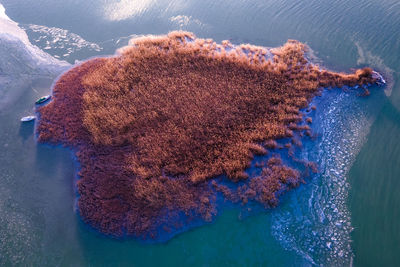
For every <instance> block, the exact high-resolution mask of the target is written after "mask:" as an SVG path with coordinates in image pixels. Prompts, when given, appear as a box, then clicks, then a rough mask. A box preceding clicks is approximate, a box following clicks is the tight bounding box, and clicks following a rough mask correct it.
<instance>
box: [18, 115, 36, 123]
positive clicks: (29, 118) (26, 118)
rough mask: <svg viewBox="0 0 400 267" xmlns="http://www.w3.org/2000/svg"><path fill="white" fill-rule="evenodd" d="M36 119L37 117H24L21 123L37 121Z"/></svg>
mask: <svg viewBox="0 0 400 267" xmlns="http://www.w3.org/2000/svg"><path fill="white" fill-rule="evenodd" d="M35 119H36V117H35V116H26V117H22V118H21V121H22V122H29V121H33V120H35Z"/></svg>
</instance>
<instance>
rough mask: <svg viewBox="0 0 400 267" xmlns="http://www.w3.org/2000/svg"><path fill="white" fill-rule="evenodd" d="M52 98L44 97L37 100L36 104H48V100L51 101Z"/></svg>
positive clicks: (49, 96)
mask: <svg viewBox="0 0 400 267" xmlns="http://www.w3.org/2000/svg"><path fill="white" fill-rule="evenodd" d="M50 98H51V95H45V96H42V97H41V98H39V99H38V100H36V102H35V104H36V105H39V104H42V103H44V102H46V101H47V100H49V99H50Z"/></svg>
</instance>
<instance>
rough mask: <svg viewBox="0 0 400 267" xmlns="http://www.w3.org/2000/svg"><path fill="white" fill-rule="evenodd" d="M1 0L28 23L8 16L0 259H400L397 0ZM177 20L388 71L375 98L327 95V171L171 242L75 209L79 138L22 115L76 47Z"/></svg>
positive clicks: (322, 136)
mask: <svg viewBox="0 0 400 267" xmlns="http://www.w3.org/2000/svg"><path fill="white" fill-rule="evenodd" d="M0 3H1V4H2V5H3V6H4V8H5V13H6V14H7V16H8V17H9V18H10V19H11V20H13V21H15V22H18V23H19V25H18V26H17V25H14V24H12V23H11V22H10V21H9V20H6V19H5V17H4V16H3V17H2V16H0V56H1V58H2V59H1V61H0V104H1V107H0V122H1V126H0V147H1V148H2V149H1V150H0V265H23V266H25V265H35V266H54V265H61V266H87V265H90V266H113V265H117V266H126V265H135V266H156V265H158V266H160V265H161V266H176V265H189V264H190V265H194V266H224V265H227V266H231V265H247V266H254V265H257V266H259V265H262V266H309V265H319V266H338V265H339V266H349V265H352V264H353V265H355V266H378V265H379V266H398V265H400V253H399V252H400V229H399V228H400V223H399V222H400V211H399V208H398V207H399V206H400V194H398V193H397V192H398V191H399V190H400V182H399V181H400V180H399V178H400V164H399V163H400V143H399V142H398V141H397V137H399V136H400V115H399V114H400V113H399V108H400V88H399V86H398V83H396V82H397V81H398V79H399V74H398V73H399V70H400V64H399V62H400V54H399V51H400V3H399V2H398V1H389V0H384V1H377V0H362V1H343V0H336V1H316V0H313V1H308V2H304V1H296V0H285V1H275V0H274V1H224V2H222V1H221V2H218V1H208V0H207V1H181V0H175V1H152V0H142V1H125V0H122V1H117V0H90V1H75V0H66V1H56V0H53V1H51V0H36V1H33V0H0ZM0 11H1V10H0ZM0 13H1V12H0ZM10 23H11V24H12V25H11V24H10ZM176 29H183V30H189V31H193V32H194V33H195V34H196V35H197V36H199V37H207V38H208V37H211V38H214V39H215V40H217V41H221V40H224V39H230V40H231V42H232V43H247V42H248V43H252V44H256V45H262V46H278V45H281V44H283V43H284V42H285V41H286V40H287V39H297V40H300V41H302V42H306V43H307V44H309V45H310V47H311V48H312V49H313V52H314V54H315V55H316V56H317V57H318V58H319V59H320V60H321V62H323V65H324V66H327V67H329V68H331V69H334V70H348V69H350V68H352V67H360V66H364V65H369V66H372V67H374V68H376V69H378V70H379V71H380V72H382V73H383V74H384V75H385V78H387V80H388V85H387V86H386V87H385V89H384V91H383V90H382V89H379V88H373V89H372V90H371V92H372V94H371V96H370V97H368V98H360V97H357V96H356V95H354V94H352V93H347V92H340V91H332V92H327V93H325V94H324V95H323V96H322V97H321V98H316V99H315V104H316V105H317V106H318V108H317V111H316V113H315V114H313V121H314V123H313V131H314V132H315V133H318V134H319V135H318V138H317V139H316V140H314V141H313V142H306V143H305V144H304V149H303V151H302V156H303V157H304V158H309V159H312V160H315V161H317V162H318V164H319V166H320V170H321V172H320V173H319V174H318V175H316V176H315V177H312V178H311V179H309V180H307V184H306V185H302V186H301V187H300V188H299V189H297V190H295V191H293V192H291V193H289V194H287V195H286V196H284V197H283V198H282V199H281V205H280V206H279V207H278V208H276V209H274V210H270V211H265V212H263V213H261V214H258V215H254V216H250V217H247V218H244V216H242V214H241V212H240V211H239V210H236V209H230V210H228V211H225V212H223V213H222V214H220V216H218V217H217V218H216V220H215V222H214V223H213V224H210V225H205V226H203V227H200V228H196V229H192V230H190V231H188V232H186V233H183V234H180V235H178V236H177V237H175V238H173V239H172V240H170V241H169V242H167V243H165V244H153V245H149V244H142V243H140V242H137V241H135V240H129V241H118V240H113V239H109V238H105V237H102V236H100V235H98V234H97V233H95V232H93V231H91V230H90V229H89V228H87V227H86V226H85V225H84V224H83V223H82V222H81V221H80V220H79V218H78V216H77V214H76V211H75V208H74V205H75V203H74V201H75V194H76V192H75V188H74V184H73V181H74V172H75V170H76V168H77V166H75V164H74V162H73V161H72V157H71V154H70V152H69V151H67V150H65V149H62V148H51V147H48V146H45V145H37V144H36V143H35V142H34V138H33V127H34V126H33V124H31V125H21V124H20V122H19V118H20V117H21V116H24V115H28V114H30V113H31V112H32V108H33V107H32V103H33V101H34V100H35V99H36V98H37V97H39V96H41V95H44V94H47V93H49V92H50V86H51V84H52V82H53V80H54V79H55V78H56V77H57V76H58V75H59V74H60V73H62V72H63V71H64V70H65V69H67V68H69V67H71V65H69V64H74V63H75V61H76V60H84V59H86V58H89V57H93V56H96V55H108V54H112V53H113V52H114V51H115V49H116V48H118V47H121V46H123V45H125V44H127V42H128V40H129V38H131V37H134V36H139V35H142V34H163V33H166V32H168V31H171V30H176ZM5 33H7V34H5ZM25 33H26V34H27V37H28V38H29V41H28V40H27V39H28V38H26V36H25V35H24V34H25ZM25 38H26V40H25ZM21 40H22V41H21ZM29 42H30V43H31V44H32V45H33V46H37V47H39V48H40V49H41V50H42V51H44V52H46V53H48V54H50V55H51V57H50V56H48V55H46V54H44V53H43V52H40V51H39V50H38V49H35V48H32V47H33V46H32V45H30V44H29ZM57 59H60V60H65V61H67V62H68V63H67V62H60V61H57Z"/></svg>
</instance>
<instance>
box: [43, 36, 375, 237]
mask: <svg viewBox="0 0 400 267" xmlns="http://www.w3.org/2000/svg"><path fill="white" fill-rule="evenodd" d="M306 50H307V47H306V46H305V45H304V44H302V43H300V42H298V41H294V40H290V41H288V42H287V43H286V44H285V45H283V46H282V47H279V48H275V49H266V48H262V47H255V46H252V45H240V46H233V45H232V44H230V42H229V41H223V42H222V44H216V43H215V42H213V41H212V40H210V39H206V40H205V39H199V38H195V37H194V35H193V34H191V33H187V32H173V33H170V34H168V35H167V36H160V37H146V38H138V39H133V40H132V41H131V45H130V46H128V47H125V48H123V49H121V50H120V51H119V53H118V54H117V55H116V56H114V57H110V58H97V59H92V60H89V61H87V62H85V63H83V64H81V65H79V66H76V67H74V68H73V69H71V70H70V71H68V72H67V73H65V74H64V75H63V76H62V77H61V78H60V79H59V80H58V81H57V83H56V84H55V87H54V91H53V96H54V97H53V99H54V100H53V101H52V102H51V103H50V104H48V105H46V106H43V107H39V108H38V111H39V112H40V123H39V125H38V127H37V131H38V134H39V135H38V136H39V141H41V142H48V143H54V144H59V143H62V144H64V145H66V146H68V147H73V148H74V149H75V151H76V155H77V159H78V161H79V162H80V165H81V170H80V171H79V173H78V175H79V178H80V179H79V180H78V182H77V187H78V192H79V195H80V197H79V201H78V206H79V212H80V214H81V216H82V218H83V219H84V221H86V222H87V223H89V224H90V225H92V226H93V227H95V228H96V229H98V230H100V231H101V232H103V233H106V234H111V235H114V236H125V235H128V236H136V237H143V238H147V237H154V238H157V233H158V234H160V232H171V231H174V230H179V229H181V228H182V227H184V225H185V224H186V223H188V222H190V221H191V220H193V219H197V218H202V219H204V220H211V219H212V217H213V216H214V215H215V214H216V211H217V207H216V205H217V202H216V195H217V194H218V193H222V195H223V196H224V197H225V198H227V199H229V200H231V201H234V202H238V201H241V202H242V203H243V204H246V203H247V202H248V201H255V202H259V203H261V204H263V205H264V206H265V207H274V206H276V205H277V204H278V196H279V195H280V194H282V193H283V192H284V191H285V190H288V189H291V188H294V187H296V186H298V185H299V183H300V182H301V181H302V174H301V172H300V170H298V169H295V168H291V167H289V166H285V165H284V164H283V163H282V160H281V159H280V158H279V157H278V156H276V155H272V156H271V157H269V159H268V160H266V162H261V163H258V165H257V166H258V167H259V168H261V170H262V171H261V175H258V176H256V177H249V175H248V174H247V173H246V172H245V170H246V169H247V168H248V167H249V166H250V162H251V161H252V159H253V158H254V156H255V155H266V154H267V153H269V151H272V150H274V149H276V148H278V147H279V145H278V143H277V142H276V140H278V139H282V138H289V140H290V138H291V140H292V141H291V142H289V143H287V144H285V146H284V147H286V148H287V149H288V150H289V153H290V151H291V150H293V149H294V148H293V147H294V146H295V147H299V146H301V141H300V140H298V139H296V138H294V134H295V133H298V134H299V136H304V135H311V132H310V127H309V126H308V125H307V123H308V124H310V123H311V122H312V120H311V118H306V117H305V116H304V114H302V112H300V109H302V108H305V107H307V106H308V104H309V102H310V100H311V99H312V98H313V97H314V96H315V95H316V94H319V93H320V92H321V90H322V88H327V87H331V88H333V87H342V86H344V85H347V86H356V85H359V86H363V85H367V84H371V83H375V82H376V78H374V77H373V71H372V70H371V69H370V68H364V69H360V70H357V71H356V72H355V73H352V74H344V73H335V72H331V71H328V70H324V69H321V68H320V67H319V66H317V65H313V64H311V63H310V62H308V61H307V59H306V56H305V52H306ZM363 90H365V91H364V93H365V94H367V92H368V91H366V89H363ZM303 165H304V166H305V167H306V168H307V169H312V170H313V171H315V169H316V168H315V166H314V165H313V164H311V163H307V162H303ZM220 175H226V176H227V177H228V179H230V180H231V181H232V182H233V183H236V184H238V186H237V187H236V189H232V188H229V187H228V186H226V185H224V184H222V183H221V182H220V181H217V180H215V179H214V178H215V177H217V176H220ZM239 184H240V185H239Z"/></svg>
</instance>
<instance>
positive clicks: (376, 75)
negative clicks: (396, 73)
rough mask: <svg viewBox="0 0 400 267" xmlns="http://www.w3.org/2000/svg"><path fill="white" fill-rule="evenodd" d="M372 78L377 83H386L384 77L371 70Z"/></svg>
mask: <svg viewBox="0 0 400 267" xmlns="http://www.w3.org/2000/svg"><path fill="white" fill-rule="evenodd" d="M372 78H374V79H377V84H386V81H385V79H384V78H383V76H382V75H381V74H380V73H379V72H376V71H372Z"/></svg>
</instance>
